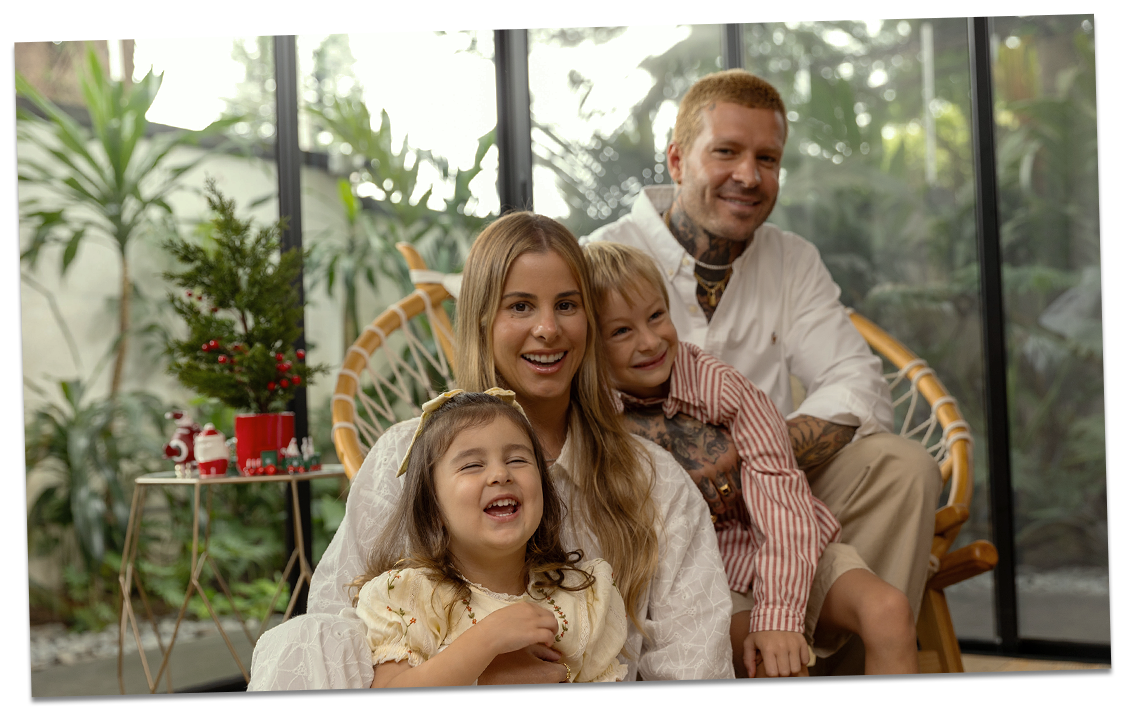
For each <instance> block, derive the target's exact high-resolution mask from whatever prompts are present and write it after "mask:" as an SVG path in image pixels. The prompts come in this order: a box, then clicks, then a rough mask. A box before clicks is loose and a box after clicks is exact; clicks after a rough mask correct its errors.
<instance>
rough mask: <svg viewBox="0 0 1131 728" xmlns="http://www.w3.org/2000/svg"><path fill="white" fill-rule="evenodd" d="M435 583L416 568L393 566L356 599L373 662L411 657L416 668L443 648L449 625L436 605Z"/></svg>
mask: <svg viewBox="0 0 1131 728" xmlns="http://www.w3.org/2000/svg"><path fill="white" fill-rule="evenodd" d="M434 591H435V585H434V583H433V582H432V580H430V579H429V578H428V577H427V576H426V575H425V574H424V573H423V572H421V571H419V570H417V569H394V570H392V571H386V572H385V573H384V574H381V575H380V576H378V577H376V578H374V579H372V580H370V581H369V582H367V583H366V584H365V586H363V587H362V588H361V592H360V593H359V594H358V598H357V614H358V616H359V617H361V621H362V622H364V623H365V630H366V635H365V640H366V643H367V644H368V645H369V650H370V651H371V652H372V654H373V664H374V665H380V664H381V663H383V662H400V661H402V660H408V664H409V667H416V666H417V665H420V664H421V663H422V662H424V661H425V660H427V659H428V658H430V657H433V656H434V655H435V654H436V653H437V652H439V650H440V645H441V644H442V643H443V640H444V637H446V636H447V631H448V625H447V620H446V619H445V618H444V613H443V610H442V609H439V608H437V607H436V606H435V601H434V600H433V593H434Z"/></svg>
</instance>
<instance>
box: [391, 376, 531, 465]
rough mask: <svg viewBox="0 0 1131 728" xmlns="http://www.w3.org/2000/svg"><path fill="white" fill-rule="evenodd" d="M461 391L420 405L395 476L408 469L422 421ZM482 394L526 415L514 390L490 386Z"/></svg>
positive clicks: (422, 424) (456, 390) (457, 390)
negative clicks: (499, 400)
mask: <svg viewBox="0 0 1131 728" xmlns="http://www.w3.org/2000/svg"><path fill="white" fill-rule="evenodd" d="M463 393H464V390H462V389H453V390H451V391H448V392H444V393H443V394H440V395H438V396H436V397H433V398H432V399H430V400H428V401H427V402H425V403H424V405H423V406H421V408H420V410H421V412H420V424H418V425H417V426H416V432H414V433H413V435H412V442H410V443H409V444H408V450H407V451H405V454H404V460H401V467H400V469H399V470H397V476H398V477H400V476H401V475H404V473H405V471H406V470H408V456H409V455H411V454H412V447H413V445H415V444H416V441H417V439H418V438H419V437H420V433H421V432H423V431H424V423H425V422H427V421H428V418H429V417H431V416H432V413H433V412H435V411H436V410H438V409H440V407H442V406H443V405H444V403H445V402H447V401H448V400H449V399H451V398H452V397H454V396H456V395H457V394H463ZM483 394H489V395H491V396H492V397H495V398H497V399H501V400H502V401H503V402H505V403H507V404H509V405H510V406H512V407H514V408H515V409H516V410H518V411H519V413H520V414H521V415H522V416H523V417H525V416H526V412H524V411H523V409H522V405H520V404H519V403H518V402H517V401H516V400H515V398H514V392H512V391H511V390H509V389H501V388H499V387H491V388H490V389H488V390H485V391H484V392H483Z"/></svg>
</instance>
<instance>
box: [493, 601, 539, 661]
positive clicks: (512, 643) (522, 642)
mask: <svg viewBox="0 0 1131 728" xmlns="http://www.w3.org/2000/svg"><path fill="white" fill-rule="evenodd" d="M475 626H476V627H478V628H479V629H481V630H483V631H484V632H485V633H487V634H488V635H489V638H490V640H491V646H492V648H493V649H494V650H495V654H497V655H499V654H503V653H504V652H514V651H515V650H521V649H523V648H524V647H529V646H530V645H534V644H543V645H546V646H547V647H553V646H554V635H556V634H557V632H558V620H557V618H556V617H554V613H553V612H551V611H550V610H549V609H544V608H543V607H539V606H537V605H536V604H531V603H530V602H519V603H517V604H512V605H510V606H509V607H503V608H502V609H500V610H498V611H495V612H492V613H491V614H488V615H487V616H486V617H484V618H483V619H481V620H479V623H478V624H477V625H475Z"/></svg>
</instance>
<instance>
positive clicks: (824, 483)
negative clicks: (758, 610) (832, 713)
mask: <svg viewBox="0 0 1131 728" xmlns="http://www.w3.org/2000/svg"><path fill="white" fill-rule="evenodd" d="M787 134H788V126H787V122H786V110H785V105H784V103H783V102H782V99H781V96H780V95H779V94H778V93H777V91H776V90H775V89H774V88H773V86H771V85H770V84H768V83H766V82H765V81H763V80H762V79H760V78H758V77H757V76H754V75H752V74H750V73H747V72H746V71H742V70H731V71H723V72H721V73H715V74H711V75H709V76H706V77H704V78H702V79H700V80H699V81H698V82H696V83H695V85H693V86H692V87H691V89H690V90H688V92H687V94H686V96H685V97H684V98H683V100H682V101H681V103H680V108H679V112H678V114H677V116H676V123H675V130H674V132H673V134H672V142H671V144H670V145H669V146H668V152H667V157H668V169H669V172H670V175H671V178H672V180H673V181H674V182H675V185H674V186H660V187H648V188H645V190H644V191H643V193H642V194H641V195H640V196H639V197H638V198H637V200H636V202H635V204H634V205H633V208H632V210H631V212H630V213H629V214H628V215H626V216H625V217H623V218H621V219H620V220H618V221H617V222H614V223H612V224H610V225H606V226H604V227H602V228H600V229H598V230H597V231H595V232H594V233H593V234H592V235H589V236H587V238H586V239H588V240H612V241H616V242H621V243H627V244H630V245H634V246H636V247H639V248H641V249H643V250H644V251H645V252H647V253H648V254H649V255H651V256H652V257H653V258H654V259H655V260H656V262H657V263H658V264H659V266H660V269H661V271H662V272H663V274H664V275H665V278H666V282H667V286H668V292H669V294H670V296H671V311H670V315H671V317H672V320H673V322H674V323H675V326H676V330H677V332H678V333H679V336H680V338H681V339H683V340H686V341H690V342H692V343H694V344H696V345H698V346H699V347H701V348H702V349H704V350H705V351H707V352H709V353H711V354H713V355H715V356H717V357H718V358H720V359H722V360H723V361H726V362H728V363H729V364H731V365H732V366H734V367H736V368H738V369H739V370H740V371H741V372H742V373H743V374H744V375H745V376H746V377H747V378H749V379H750V380H751V381H752V382H753V383H754V384H755V385H756V386H758V387H759V388H761V389H762V390H763V391H765V392H766V393H767V394H768V395H769V396H770V398H771V399H772V400H773V401H774V403H775V405H777V407H778V409H780V410H781V412H782V414H783V415H784V416H785V417H786V419H787V421H788V426H789V435H790V440H791V442H792V445H793V449H794V452H795V454H796V456H797V461H798V464H799V465H800V466H801V468H802V469H803V470H804V471H805V473H806V475H807V477H808V479H809V482H810V486H811V487H812V489H813V493H814V495H816V496H817V497H818V498H820V499H821V500H822V501H824V502H825V504H826V505H828V506H829V508H830V509H831V510H832V512H833V513H834V514H835V515H836V516H837V518H838V520H840V522H841V526H842V533H841V540H842V541H843V542H844V543H848V544H851V545H852V546H855V547H856V549H857V551H858V552H859V553H860V555H861V556H862V557H863V558H864V561H865V562H866V563H867V564H868V566H869V567H871V569H872V570H873V571H875V572H876V574H877V575H879V576H880V577H881V578H883V579H884V580H885V581H887V582H888V583H890V584H892V585H894V586H896V587H898V588H899V589H900V590H902V591H903V592H904V593H905V594H906V595H907V598H908V600H909V601H910V602H911V608H912V611H913V613H914V614H915V615H916V617H917V615H918V613H919V606H920V602H921V600H922V596H923V589H924V586H925V584H926V579H927V576H928V573H927V572H928V565H929V557H930V545H931V538H932V535H933V532H934V511H935V507H936V504H937V500H938V496H939V492H940V490H941V488H942V483H941V480H940V477H939V471H938V467H937V466H936V464H935V462H934V460H933V459H932V458H930V456H929V455H927V453H926V451H925V450H924V449H923V448H922V447H921V446H919V445H918V444H916V443H913V442H909V441H907V440H905V439H903V438H900V437H898V436H896V435H893V434H891V425H892V419H893V413H892V404H891V398H890V395H889V392H888V389H887V386H886V384H885V382H884V380H883V377H882V369H881V364H880V361H879V359H878V358H876V357H875V356H874V355H873V354H872V353H871V351H870V350H869V348H868V345H867V344H866V343H865V342H864V340H863V339H862V338H861V337H860V335H859V334H858V333H857V332H856V329H855V328H854V327H853V325H852V323H851V321H850V320H849V319H848V316H847V313H846V312H845V310H844V308H843V306H842V305H841V304H840V289H839V287H837V285H836V284H835V283H834V282H833V280H832V277H831V276H830V274H829V272H828V270H827V269H826V268H825V266H824V264H823V263H822V262H821V260H820V255H819V254H818V252H817V249H816V248H815V247H814V246H813V245H812V244H811V243H809V242H808V241H806V240H804V239H802V238H801V237H799V236H797V235H794V234H792V233H787V232H783V231H782V230H780V229H778V228H777V227H775V226H774V225H772V224H767V223H766V219H767V218H768V217H769V215H770V213H771V212H772V211H773V208H774V203H775V202H776V201H777V196H778V175H779V172H780V170H781V160H782V156H783V154H784V151H785V142H786V138H787ZM586 239H583V242H585V241H586ZM791 375H792V377H794V378H796V380H798V381H799V382H800V384H801V386H802V387H803V388H804V390H805V397H804V400H803V401H802V402H801V403H800V405H799V406H797V407H794V404H793V394H792V386H791ZM734 596H735V599H734V601H735V613H736V615H737V614H738V613H739V612H740V611H741V610H742V606H743V604H744V603H745V604H748V603H749V601H748V595H745V596H744V595H739V594H735V595H734ZM745 608H747V609H748V608H749V607H748V606H747V607H745ZM823 617H824V614H823V612H822V618H823ZM740 622H741V620H739V619H738V618H737V617H736V620H735V623H734V625H733V626H732V635H734V636H735V637H736V638H737V637H738V636H740V635H741V634H743V633H744V629H746V628H745V627H744V626H743V625H742V624H741V623H740ZM822 671H825V672H834V671H835V672H860V671H861V661H860V650H859V645H858V644H857V645H854V646H850V647H849V648H846V649H845V650H841V652H840V653H838V654H837V655H834V656H833V657H832V658H830V659H829V661H828V664H825V665H818V667H817V669H816V670H815V671H814V672H815V673H821V672H822Z"/></svg>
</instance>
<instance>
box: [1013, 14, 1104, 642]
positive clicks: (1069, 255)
mask: <svg viewBox="0 0 1131 728" xmlns="http://www.w3.org/2000/svg"><path fill="white" fill-rule="evenodd" d="M1094 22H1095V21H1094V19H1093V17H1092V16H1090V15H1066V16H1046V17H1024V18H995V19H994V21H993V25H992V29H993V42H994V46H993V47H994V50H995V64H994V91H995V99H994V102H995V104H994V110H995V118H996V120H997V124H998V126H997V130H996V134H997V137H996V141H997V152H998V158H997V165H998V170H997V171H998V197H999V200H1000V205H1001V234H1002V240H1001V245H1002V259H1003V271H1002V275H1003V280H1004V293H1005V309H1006V320H1007V331H1008V338H1007V359H1008V367H1009V381H1010V397H1009V406H1010V413H1009V414H1010V446H1011V447H1010V449H1011V456H1012V457H1011V463H1012V469H1013V497H1014V503H1015V524H1016V548H1017V589H1018V618H1019V633H1020V635H1021V636H1022V637H1027V638H1039V639H1052V640H1057V639H1059V640H1072V641H1083V642H1109V641H1110V640H1111V631H1110V615H1109V603H1108V579H1107V574H1108V572H1107V565H1108V558H1107V474H1106V468H1105V447H1104V399H1103V394H1104V390H1103V374H1104V368H1103V348H1102V344H1103V340H1102V334H1101V311H1100V235H1099V181H1098V172H1097V165H1098V154H1097V143H1096V75H1095V74H1096V66H1095V35H1094V34H1093V28H1094Z"/></svg>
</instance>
